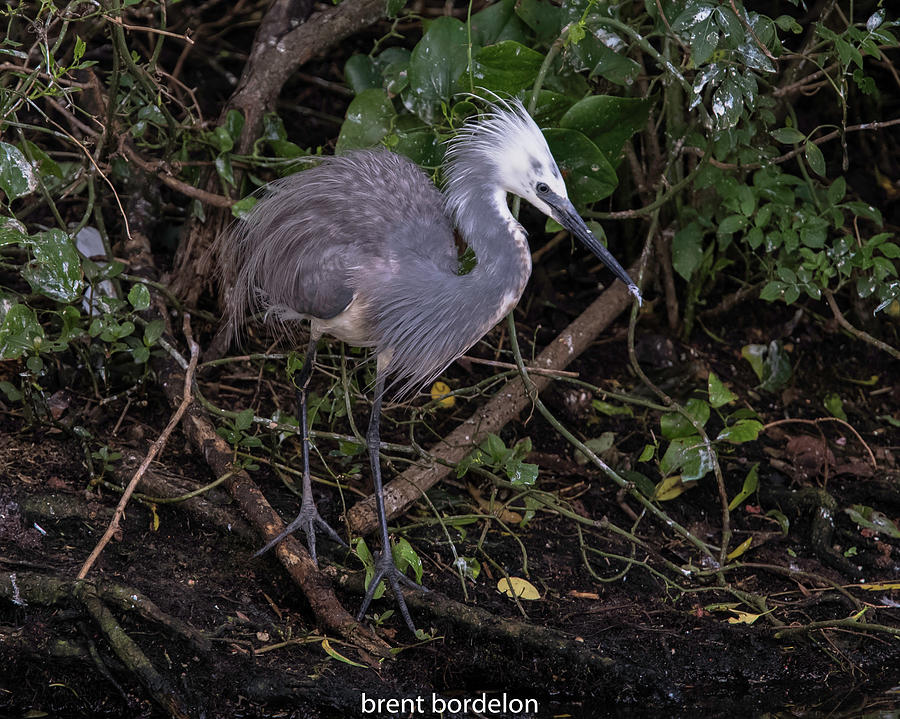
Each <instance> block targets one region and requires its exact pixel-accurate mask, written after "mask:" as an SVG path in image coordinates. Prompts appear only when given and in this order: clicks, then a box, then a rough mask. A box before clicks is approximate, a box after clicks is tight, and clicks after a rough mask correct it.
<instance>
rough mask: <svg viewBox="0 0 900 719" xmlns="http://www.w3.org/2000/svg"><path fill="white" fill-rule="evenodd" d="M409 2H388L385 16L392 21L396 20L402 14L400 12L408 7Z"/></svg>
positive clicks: (399, 0)
mask: <svg viewBox="0 0 900 719" xmlns="http://www.w3.org/2000/svg"><path fill="white" fill-rule="evenodd" d="M406 3H407V0H387V5H386V9H385V15H387V16H388V17H389V18H390V19H394V18H395V17H397V16H398V15H399V14H400V11H401V10H402V9H403V8H405V7H406Z"/></svg>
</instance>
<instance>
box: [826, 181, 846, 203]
mask: <svg viewBox="0 0 900 719" xmlns="http://www.w3.org/2000/svg"><path fill="white" fill-rule="evenodd" d="M846 194H847V181H846V180H845V179H844V178H843V177H838V178H837V179H836V180H835V181H834V182H832V183H831V185H829V187H828V193H827V195H828V203H829V204H831V205H836V204H837V203H838V202H840V201H841V200H843V199H844V195H846Z"/></svg>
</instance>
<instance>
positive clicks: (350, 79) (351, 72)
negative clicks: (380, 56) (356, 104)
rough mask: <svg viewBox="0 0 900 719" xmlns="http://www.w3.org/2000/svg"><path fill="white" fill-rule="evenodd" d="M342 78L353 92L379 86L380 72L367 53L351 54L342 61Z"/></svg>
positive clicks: (357, 92)
mask: <svg viewBox="0 0 900 719" xmlns="http://www.w3.org/2000/svg"><path fill="white" fill-rule="evenodd" d="M344 80H346V82H347V84H348V85H349V86H350V89H351V90H353V92H354V93H356V94H357V95H359V93H361V92H362V91H363V90H370V89H372V88H380V87H381V73H380V72H379V71H378V68H376V67H375V62H374V60H372V58H370V57H369V56H368V55H351V56H350V58H349V59H348V60H347V62H345V63H344Z"/></svg>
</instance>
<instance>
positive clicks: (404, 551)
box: [391, 537, 422, 583]
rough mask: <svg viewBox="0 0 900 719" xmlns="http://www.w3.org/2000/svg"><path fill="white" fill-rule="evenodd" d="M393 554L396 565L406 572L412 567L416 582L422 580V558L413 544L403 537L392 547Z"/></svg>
mask: <svg viewBox="0 0 900 719" xmlns="http://www.w3.org/2000/svg"><path fill="white" fill-rule="evenodd" d="M391 554H392V555H393V557H394V565H395V566H396V567H397V569H399V570H400V571H401V572H404V573H405V572H406V570H407V569H409V568H411V569H412V570H413V574H415V577H416V582H419V583H421V582H422V559H421V558H420V557H419V555H418V554H417V553H416V550H415V549H413V547H412V545H411V544H410V543H409V542H408V541H406V540H405V539H403V538H402V537H401V538H400V539H398V540H397V542H396V543H395V544H394V546H393V547H391Z"/></svg>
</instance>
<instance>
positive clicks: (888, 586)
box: [851, 582, 900, 592]
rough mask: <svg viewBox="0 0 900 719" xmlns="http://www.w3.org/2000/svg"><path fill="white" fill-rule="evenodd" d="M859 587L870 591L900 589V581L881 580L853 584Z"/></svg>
mask: <svg viewBox="0 0 900 719" xmlns="http://www.w3.org/2000/svg"><path fill="white" fill-rule="evenodd" d="M851 586H853V587H855V588H857V589H867V590H868V591H870V592H889V591H891V590H892V589H900V582H880V583H878V584H853V585H851Z"/></svg>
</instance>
